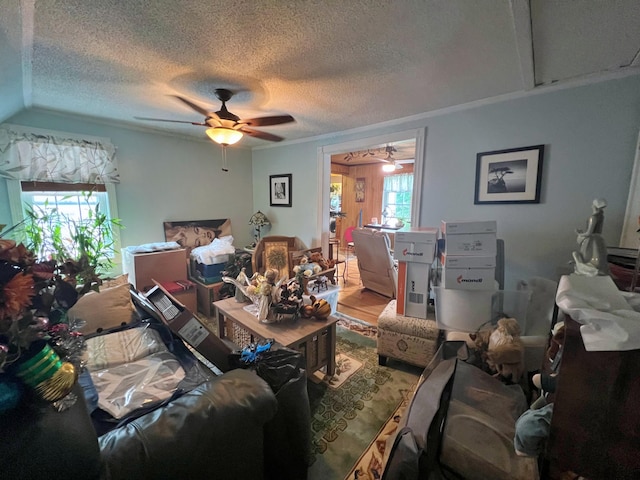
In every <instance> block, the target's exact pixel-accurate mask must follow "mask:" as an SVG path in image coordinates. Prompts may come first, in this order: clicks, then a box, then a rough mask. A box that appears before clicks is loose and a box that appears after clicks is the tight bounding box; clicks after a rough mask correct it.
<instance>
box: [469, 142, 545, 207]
mask: <svg viewBox="0 0 640 480" xmlns="http://www.w3.org/2000/svg"><path fill="white" fill-rule="evenodd" d="M543 157H544V145H533V146H531V147H522V148H511V149H507V150H495V151H492V152H481V153H478V154H477V156H476V186H475V197H474V202H473V203H474V204H476V205H479V204H496V203H540V186H541V179H542V160H543Z"/></svg>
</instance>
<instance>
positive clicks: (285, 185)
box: [269, 173, 292, 207]
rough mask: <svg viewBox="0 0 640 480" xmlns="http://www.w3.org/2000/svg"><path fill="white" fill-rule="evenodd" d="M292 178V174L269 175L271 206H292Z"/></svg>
mask: <svg viewBox="0 0 640 480" xmlns="http://www.w3.org/2000/svg"><path fill="white" fill-rule="evenodd" d="M291 178H292V175H291V174H290V173H286V174H283V175H269V197H270V203H269V204H270V205H271V206H272V207H290V206H291Z"/></svg>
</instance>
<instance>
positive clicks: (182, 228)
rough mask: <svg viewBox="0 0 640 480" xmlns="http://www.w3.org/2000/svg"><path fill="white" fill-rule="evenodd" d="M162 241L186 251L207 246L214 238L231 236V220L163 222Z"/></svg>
mask: <svg viewBox="0 0 640 480" xmlns="http://www.w3.org/2000/svg"><path fill="white" fill-rule="evenodd" d="M163 226H164V239H165V241H167V242H177V243H178V244H179V245H180V246H181V247H184V248H186V249H187V253H189V252H191V249H192V248H195V247H201V246H203V245H209V244H210V243H211V242H213V240H214V239H215V238H220V237H226V236H228V235H231V220H230V219H228V218H221V219H218V220H184V221H179V222H164V223H163Z"/></svg>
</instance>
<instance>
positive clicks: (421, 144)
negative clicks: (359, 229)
mask: <svg viewBox="0 0 640 480" xmlns="http://www.w3.org/2000/svg"><path fill="white" fill-rule="evenodd" d="M425 137H426V129H418V130H410V131H404V132H396V133H392V134H386V135H380V136H377V137H369V138H364V139H360V140H355V141H351V142H344V143H340V144H335V145H327V146H324V147H320V148H318V157H319V159H318V160H319V164H320V165H321V170H322V172H323V174H322V175H321V176H320V179H321V180H320V181H321V187H320V191H321V192H322V195H320V199H319V200H320V202H321V205H319V206H318V207H319V208H318V211H319V212H320V215H319V219H318V231H319V232H321V242H322V247H323V250H324V251H328V248H329V239H330V238H340V235H341V234H342V233H343V232H344V230H345V229H346V228H347V227H348V226H351V225H353V226H362V225H365V224H367V223H370V222H371V220H372V219H374V218H375V219H376V220H377V221H381V220H382V215H383V207H382V204H383V203H382V193H383V184H382V178H383V177H384V175H380V183H379V185H378V184H377V183H376V185H375V186H374V185H371V184H369V186H367V181H366V180H367V176H363V177H358V176H357V175H353V171H358V168H360V167H356V165H358V164H362V165H369V166H368V167H367V169H366V170H370V171H373V170H372V169H375V170H376V171H381V169H382V165H383V164H387V163H390V158H389V156H388V154H389V153H390V154H391V155H390V157H391V160H395V161H396V162H395V163H396V164H397V165H403V163H402V162H403V161H407V167H404V165H403V169H405V168H406V170H407V171H408V170H410V168H409V164H411V165H412V170H413V179H414V181H413V190H412V192H411V209H410V210H411V215H410V219H409V223H410V224H411V225H414V226H418V225H419V218H420V203H421V198H420V197H421V195H420V194H421V185H422V175H423V173H422V172H423V164H424V152H425ZM394 144H398V146H400V145H402V149H403V154H402V156H403V157H405V156H406V155H405V153H404V152H406V151H407V150H411V149H412V150H413V155H409V156H412V157H413V159H408V158H402V159H401V158H400V154H398V152H397V151H396V152H391V151H388V150H387V149H388V147H391V146H393V145H394ZM395 148H396V149H397V150H398V149H399V147H395ZM396 157H397V158H396ZM332 158H333V159H334V161H333V162H332ZM340 159H341V161H339V160H340ZM410 160H413V161H412V162H410ZM338 163H342V164H346V167H345V165H338ZM332 165H336V166H335V167H334V168H332ZM337 167H339V168H337ZM341 169H342V170H343V173H341V172H340V170H341ZM349 169H353V170H352V172H349ZM361 171H362V170H361ZM398 171H401V170H400V169H399V170H398ZM339 178H340V179H341V181H338V179H339ZM363 179H364V180H363ZM337 183H340V185H341V192H340V200H339V207H337V208H339V210H338V211H339V212H341V213H342V215H340V216H339V217H338V218H339V219H340V220H338V221H337V222H336V225H335V228H334V227H333V226H332V223H333V222H332V218H335V211H336V201H337V200H336V197H335V193H334V196H333V198H332V184H337ZM333 190H334V192H335V186H334V187H333ZM357 192H358V193H357ZM362 192H364V197H363V196H362ZM367 198H370V199H371V200H370V201H369V202H367ZM378 199H379V200H378ZM332 202H333V203H332ZM332 211H333V212H334V213H332ZM332 215H333V217H332ZM332 230H335V231H333V232H332Z"/></svg>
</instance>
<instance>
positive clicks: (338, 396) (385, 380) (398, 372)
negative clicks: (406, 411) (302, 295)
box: [307, 325, 422, 480]
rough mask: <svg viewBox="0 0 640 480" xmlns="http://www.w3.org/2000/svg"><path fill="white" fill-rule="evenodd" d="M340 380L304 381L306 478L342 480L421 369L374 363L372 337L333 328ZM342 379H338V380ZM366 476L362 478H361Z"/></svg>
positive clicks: (410, 388) (410, 387)
mask: <svg viewBox="0 0 640 480" xmlns="http://www.w3.org/2000/svg"><path fill="white" fill-rule="evenodd" d="M337 333H338V335H337V346H336V355H337V356H338V358H339V359H340V360H341V361H342V366H343V368H341V369H340V372H339V375H338V376H337V377H338V380H337V381H336V379H335V378H331V379H327V378H323V379H322V380H320V379H319V378H315V379H312V380H311V381H309V382H308V383H307V386H308V391H309V400H310V404H311V415H312V419H311V428H312V457H313V458H312V463H311V465H310V467H309V480H320V479H322V480H333V479H338V480H341V479H344V478H345V477H346V476H347V475H349V472H350V471H352V469H353V466H354V464H355V463H356V462H357V461H358V459H359V458H360V457H361V456H362V454H363V452H364V451H365V450H367V448H368V447H369V445H370V444H371V442H372V441H373V440H374V439H375V437H376V436H377V434H378V433H379V432H380V431H381V428H382V427H383V426H384V425H385V424H386V422H387V420H388V419H389V418H390V417H392V415H393V414H394V413H395V412H396V411H397V409H398V407H399V406H400V405H401V404H402V403H403V402H405V401H406V399H407V398H408V396H409V395H410V394H411V392H413V388H414V385H415V384H416V382H417V380H418V377H419V375H420V373H421V371H422V369H421V368H418V367H413V366H410V365H404V364H398V363H397V362H394V366H393V367H392V368H389V367H381V366H379V365H378V356H377V354H376V342H375V338H371V337H367V336H365V335H361V334H360V333H357V332H356V331H352V330H350V329H348V328H345V327H344V326H342V325H338V327H337ZM340 377H342V378H340ZM365 478H366V477H365Z"/></svg>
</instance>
